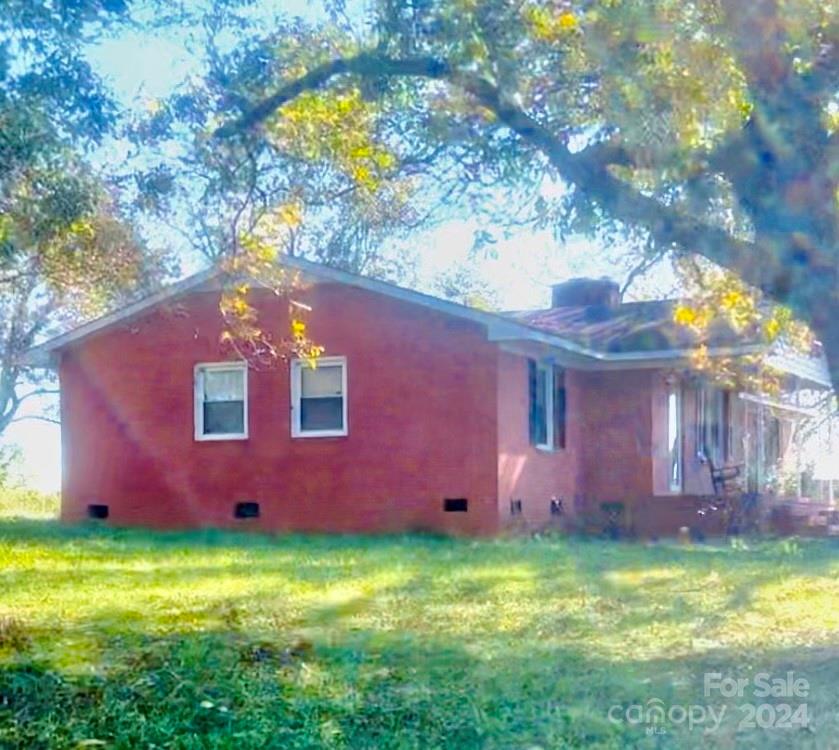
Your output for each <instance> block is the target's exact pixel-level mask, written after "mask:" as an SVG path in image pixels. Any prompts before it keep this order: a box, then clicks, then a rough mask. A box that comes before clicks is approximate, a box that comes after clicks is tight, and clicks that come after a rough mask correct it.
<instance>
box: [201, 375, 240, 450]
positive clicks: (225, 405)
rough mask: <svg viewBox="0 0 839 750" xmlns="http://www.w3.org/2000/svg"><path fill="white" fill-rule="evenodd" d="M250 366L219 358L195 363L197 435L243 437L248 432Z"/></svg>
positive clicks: (213, 438) (202, 438)
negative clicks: (213, 361)
mask: <svg viewBox="0 0 839 750" xmlns="http://www.w3.org/2000/svg"><path fill="white" fill-rule="evenodd" d="M247 394H248V366H247V364H246V363H245V362H215V363H211V364H200V365H196V367H195V439H196V440H242V439H244V438H246V437H247V436H248V410H247V400H248V399H247Z"/></svg>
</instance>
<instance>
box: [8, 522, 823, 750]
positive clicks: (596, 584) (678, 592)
mask: <svg viewBox="0 0 839 750" xmlns="http://www.w3.org/2000/svg"><path fill="white" fill-rule="evenodd" d="M838 602H839V547H837V546H836V544H835V543H833V542H830V541H827V540H821V541H820V540H811V541H778V542H762V543H757V544H739V545H736V546H710V545H708V546H693V547H682V546H677V545H670V544H660V545H656V546H650V547H645V546H641V545H635V544H621V543H606V542H602V541H585V540H577V539H568V538H544V539H505V540H494V541H464V540H450V539H442V538H433V537H408V536H406V537H386V538H359V537H318V536H277V537H269V536H263V535H249V534H237V533H232V532H231V533H223V532H201V533H199V532H195V533H163V534H152V533H149V532H142V531H128V530H110V529H104V528H94V527H62V526H60V525H59V524H57V523H56V522H54V521H43V520H41V521H36V520H19V519H16V520H5V521H0V748H6V747H9V748H18V747H19V748H27V749H28V748H54V747H55V748H82V747H113V748H152V747H156V748H163V747H167V748H169V747H173V748H174V747H176V748H226V747H230V748H236V749H237V750H245V749H246V748H260V749H261V750H262V749H266V748H277V749H280V748H282V749H283V750H287V749H291V748H352V749H353V750H355V749H356V748H371V749H372V748H376V749H378V748H437V747H440V748H456V749H457V750H461V749H468V748H499V749H501V748H504V749H505V750H506V749H508V748H521V749H522V750H532V749H534V748H545V749H546V750H547V748H565V747H602V748H612V747H614V748H623V747H650V748H659V747H674V748H682V747H721V748H723V747H734V746H735V744H736V745H737V746H738V747H747V748H748V747H754V748H757V747H760V748H773V747H813V748H817V747H824V748H829V747H834V748H835V747H837V746H839V745H837V738H839V715H838V714H837V705H836V703H837V701H836V698H837V690H838V689H837V685H839V650H838V649H837V645H839V607H837V603H838ZM787 670H794V671H795V673H796V676H802V677H804V678H805V679H807V680H808V681H809V684H810V693H809V696H808V697H807V699H806V702H807V704H808V708H809V714H810V719H811V726H810V728H809V729H771V730H764V729H738V723H739V720H740V719H741V718H743V717H742V714H741V713H740V712H739V710H738V706H739V705H740V704H742V703H743V702H748V701H750V700H752V699H751V698H750V697H749V696H748V695H747V697H746V699H745V700H743V699H740V700H738V699H736V698H734V699H731V700H726V699H723V698H721V697H720V696H719V695H714V696H713V697H711V698H705V697H704V696H703V674H704V673H706V672H709V671H714V672H720V673H722V674H724V675H729V676H735V677H744V676H745V677H751V676H753V675H754V674H755V673H757V672H760V671H766V672H770V673H771V674H772V675H773V676H776V675H777V676H784V675H785V674H786V671H787ZM654 699H659V700H660V701H662V702H663V704H664V705H665V706H672V705H675V704H679V705H690V704H694V703H695V704H701V705H705V704H709V705H712V706H716V707H718V708H719V707H721V706H722V705H726V706H727V707H728V709H727V710H728V714H727V716H726V719H725V720H724V721H723V722H722V724H721V726H720V728H719V729H718V731H716V732H715V733H713V734H707V735H706V734H703V727H702V726H699V727H693V728H692V729H688V728H687V727H686V726H685V725H684V724H679V723H677V722H672V721H670V722H667V723H666V724H665V725H662V727H661V728H662V729H663V730H664V731H665V732H666V733H661V734H652V735H650V734H647V733H646V731H645V728H646V725H633V724H630V723H627V722H626V721H624V722H621V723H613V722H611V721H610V720H609V718H608V712H609V709H610V707H612V706H614V705H619V706H620V707H621V709H620V710H621V711H624V710H625V709H626V708H627V707H629V706H632V705H634V704H642V705H644V706H647V705H648V703H649V701H651V700H654ZM757 702H758V703H760V702H762V701H757ZM787 702H789V701H787ZM793 702H796V701H793Z"/></svg>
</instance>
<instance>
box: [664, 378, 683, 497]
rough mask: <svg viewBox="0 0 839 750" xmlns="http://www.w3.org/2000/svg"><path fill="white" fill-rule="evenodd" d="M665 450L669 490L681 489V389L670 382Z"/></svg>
mask: <svg viewBox="0 0 839 750" xmlns="http://www.w3.org/2000/svg"><path fill="white" fill-rule="evenodd" d="M667 451H668V467H669V471H668V475H669V480H668V481H669V487H670V491H671V492H681V489H682V390H681V387H680V386H679V384H678V383H676V384H671V385H670V390H669V392H668V394H667Z"/></svg>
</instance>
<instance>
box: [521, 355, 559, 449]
mask: <svg viewBox="0 0 839 750" xmlns="http://www.w3.org/2000/svg"><path fill="white" fill-rule="evenodd" d="M527 366H528V391H529V404H530V406H529V433H530V444H531V445H535V446H536V447H537V448H542V449H544V450H550V449H551V448H564V447H565V421H566V414H565V413H566V397H565V371H564V370H563V369H562V368H561V367H555V366H552V365H548V364H544V363H542V362H536V360H533V359H529V360H528V361H527Z"/></svg>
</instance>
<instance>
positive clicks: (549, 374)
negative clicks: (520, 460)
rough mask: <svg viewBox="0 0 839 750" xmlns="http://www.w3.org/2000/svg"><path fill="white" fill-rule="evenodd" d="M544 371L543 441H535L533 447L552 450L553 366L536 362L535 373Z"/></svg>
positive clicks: (553, 419)
mask: <svg viewBox="0 0 839 750" xmlns="http://www.w3.org/2000/svg"><path fill="white" fill-rule="evenodd" d="M540 372H544V373H545V391H546V392H545V422H546V424H545V442H544V443H536V444H535V445H534V446H533V447H534V448H536V449H537V450H540V451H550V452H552V451H554V450H556V448H555V447H554V421H555V419H556V415H555V414H554V368H553V364H550V363H548V362H539V361H537V362H536V375H537V376H538V375H539V373H540Z"/></svg>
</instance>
